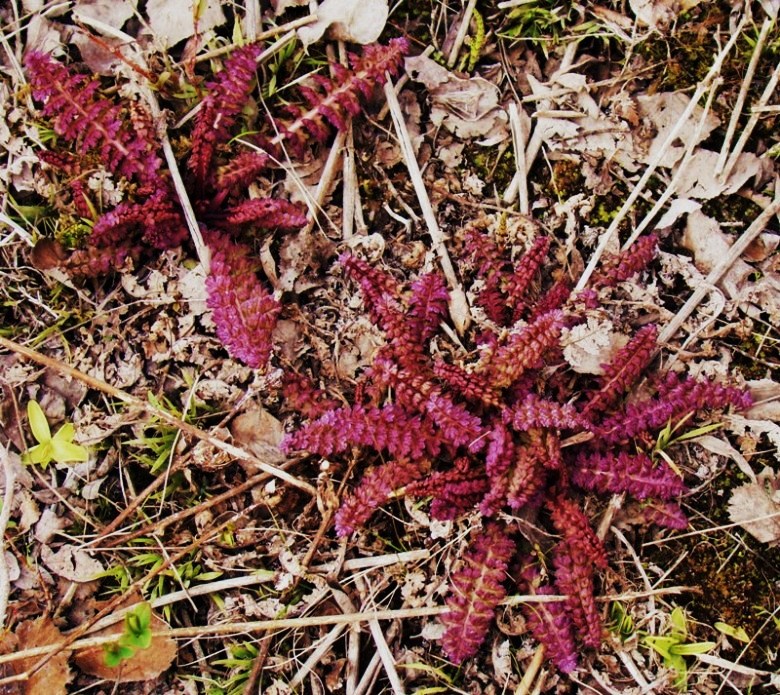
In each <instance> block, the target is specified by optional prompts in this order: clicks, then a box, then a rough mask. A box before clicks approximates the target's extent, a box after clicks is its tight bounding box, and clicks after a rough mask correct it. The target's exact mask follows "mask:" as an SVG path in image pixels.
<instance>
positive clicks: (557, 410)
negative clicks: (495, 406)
mask: <svg viewBox="0 0 780 695" xmlns="http://www.w3.org/2000/svg"><path fill="white" fill-rule="evenodd" d="M506 415H507V418H508V419H509V421H510V422H511V423H512V427H514V428H515V429H516V430H517V431H520V432H522V431H527V430H530V429H533V428H536V427H546V428H548V429H556V430H563V429H579V428H581V427H582V423H583V419H582V417H581V416H580V414H579V413H578V412H577V409H576V408H575V407H574V406H573V405H572V404H571V403H558V402H557V401H550V400H547V399H545V398H541V397H540V396H537V395H536V394H533V393H529V394H528V395H527V396H526V397H525V398H524V399H523V401H522V402H520V403H518V404H516V405H514V406H512V407H511V408H510V409H509V410H508V411H507V414H506Z"/></svg>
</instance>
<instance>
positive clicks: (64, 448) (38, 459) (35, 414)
mask: <svg viewBox="0 0 780 695" xmlns="http://www.w3.org/2000/svg"><path fill="white" fill-rule="evenodd" d="M27 419H28V420H29V421H30V430H31V431H32V435H33V437H35V441H37V442H38V444H36V445H35V446H33V447H31V448H30V449H28V450H27V451H26V452H25V454H24V456H23V458H22V460H23V461H24V463H26V464H30V463H37V464H39V465H40V466H41V467H42V468H43V469H44V470H45V469H46V467H47V466H48V465H49V464H50V463H51V462H52V461H56V462H57V463H69V462H77V461H86V460H87V459H88V458H89V452H88V451H87V450H86V449H85V448H84V447H83V446H79V445H78V444H74V443H73V437H74V436H75V435H76V428H75V427H74V426H73V425H72V423H70V422H66V423H65V424H64V425H63V426H62V427H60V428H59V429H58V430H57V432H56V434H55V435H54V436H53V437H52V434H51V429H50V428H49V422H48V420H46V415H45V414H44V412H43V408H41V406H40V405H39V404H38V403H37V402H36V401H30V402H29V403H28V404H27Z"/></svg>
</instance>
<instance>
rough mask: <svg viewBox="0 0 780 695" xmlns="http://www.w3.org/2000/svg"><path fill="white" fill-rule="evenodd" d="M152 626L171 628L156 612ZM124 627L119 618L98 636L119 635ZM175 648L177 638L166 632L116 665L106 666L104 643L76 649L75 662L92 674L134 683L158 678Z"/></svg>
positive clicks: (161, 628) (169, 663) (165, 668)
mask: <svg viewBox="0 0 780 695" xmlns="http://www.w3.org/2000/svg"><path fill="white" fill-rule="evenodd" d="M150 627H151V630H152V632H153V633H154V632H163V633H165V632H168V631H170V626H169V625H168V623H166V622H165V621H164V620H163V619H162V618H160V617H158V616H157V615H155V614H154V613H153V614H152V622H151V626H150ZM123 630H124V623H123V622H122V621H119V622H117V623H115V624H114V625H111V626H109V627H107V628H105V629H104V630H100V631H99V632H96V633H95V636H101V637H102V636H104V635H116V636H117V638H118V637H119V636H120V635H121V634H122V632H123ZM176 651H177V650H176V640H175V639H173V638H172V637H170V636H169V635H167V634H162V635H154V636H153V637H152V643H151V645H149V648H148V649H138V650H137V651H136V652H135V654H134V655H133V656H132V657H131V658H130V659H126V660H125V661H123V662H122V663H121V664H119V665H118V666H116V667H115V668H111V667H109V666H107V665H106V662H105V659H104V653H105V652H104V651H103V647H102V646H101V647H92V648H89V649H82V650H80V651H78V652H76V654H75V655H74V661H75V662H76V666H78V667H79V668H80V669H81V670H82V671H84V672H85V673H88V674H90V675H92V676H97V677H98V678H106V679H107V680H110V681H114V682H117V683H131V682H134V681H148V680H151V679H153V678H157V677H159V676H160V675H161V674H162V673H163V672H164V671H166V670H168V668H169V667H170V665H171V664H172V663H173V660H174V659H175V658H176Z"/></svg>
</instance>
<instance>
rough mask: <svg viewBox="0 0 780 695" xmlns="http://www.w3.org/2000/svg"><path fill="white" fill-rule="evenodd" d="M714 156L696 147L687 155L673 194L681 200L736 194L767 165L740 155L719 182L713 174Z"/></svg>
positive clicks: (714, 166) (762, 160)
mask: <svg viewBox="0 0 780 695" xmlns="http://www.w3.org/2000/svg"><path fill="white" fill-rule="evenodd" d="M717 162H718V153H717V152H712V151H711V150H705V149H703V148H700V149H698V150H696V151H695V152H694V153H693V155H692V156H691V158H690V160H689V161H688V163H687V164H686V165H685V169H684V170H683V172H682V174H681V175H680V177H679V179H678V181H677V187H676V192H677V195H678V196H680V197H681V198H697V199H699V200H711V199H712V198H716V197H717V196H719V195H728V194H731V193H736V192H737V191H738V190H740V189H741V188H742V187H743V186H744V185H745V184H746V183H747V182H748V181H749V180H750V179H754V178H756V177H759V176H762V175H763V174H764V172H765V171H766V170H767V168H768V165H769V162H768V161H767V160H765V159H760V158H758V157H756V155H754V154H752V153H750V152H743V153H742V154H741V155H739V157H738V158H737V163H736V165H735V166H734V168H733V169H732V171H731V173H730V174H729V177H728V179H726V180H725V181H723V180H721V177H720V176H718V175H717V174H716V173H715V172H716V166H717Z"/></svg>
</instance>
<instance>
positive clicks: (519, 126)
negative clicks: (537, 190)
mask: <svg viewBox="0 0 780 695" xmlns="http://www.w3.org/2000/svg"><path fill="white" fill-rule="evenodd" d="M521 108H522V107H518V105H517V102H516V101H512V102H511V103H510V104H509V125H510V127H511V129H512V144H513V145H514V148H515V168H516V169H517V190H518V194H519V199H520V200H519V202H520V212H521V213H522V214H523V215H527V214H528V213H529V212H530V207H529V203H528V166H527V164H526V161H525V148H526V145H527V144H528V135H529V133H528V126H527V119H528V116H527V115H526V114H525V112H523V113H522V116H521V115H520V110H521Z"/></svg>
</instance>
